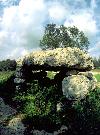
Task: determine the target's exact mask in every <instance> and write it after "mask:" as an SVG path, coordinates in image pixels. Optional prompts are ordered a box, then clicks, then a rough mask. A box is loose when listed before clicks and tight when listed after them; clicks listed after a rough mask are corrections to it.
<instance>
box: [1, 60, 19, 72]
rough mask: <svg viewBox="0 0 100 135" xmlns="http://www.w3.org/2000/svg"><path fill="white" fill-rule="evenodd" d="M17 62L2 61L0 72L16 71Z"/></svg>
mask: <svg viewBox="0 0 100 135" xmlns="http://www.w3.org/2000/svg"><path fill="white" fill-rule="evenodd" d="M16 65H17V63H16V61H15V60H10V59H7V60H3V61H0V71H14V70H16Z"/></svg>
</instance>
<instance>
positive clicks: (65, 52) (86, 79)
mask: <svg viewBox="0 0 100 135" xmlns="http://www.w3.org/2000/svg"><path fill="white" fill-rule="evenodd" d="M93 68H94V66H93V62H92V58H91V57H90V56H89V54H88V53H86V52H85V51H82V50H80V49H79V48H76V47H73V48H70V47H67V48H57V49H54V50H41V51H37V52H32V53H30V54H28V55H26V56H25V57H23V58H20V59H18V60H17V70H16V78H15V83H16V88H17V89H22V86H23V84H25V82H26V80H28V79H30V78H31V77H32V74H34V72H35V76H34V75H33V76H34V77H33V79H36V78H35V77H36V74H37V76H38V77H39V78H41V76H42V79H43V78H45V77H46V74H45V72H47V71H56V72H57V74H56V75H55V77H54V79H55V80H57V81H58V83H60V82H61V85H62V92H63V95H65V96H66V98H67V99H69V100H78V99H79V100H80V99H83V98H84V97H85V96H86V95H87V94H88V93H89V91H90V90H93V89H95V88H96V79H95V78H94V76H93V75H92V73H91V72H90V71H91V70H92V69H93ZM38 71H40V72H38ZM39 73H40V74H39ZM43 73H44V74H43ZM28 76H29V77H28ZM41 81H42V80H41Z"/></svg>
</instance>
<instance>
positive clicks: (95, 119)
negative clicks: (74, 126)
mask: <svg viewBox="0 0 100 135" xmlns="http://www.w3.org/2000/svg"><path fill="white" fill-rule="evenodd" d="M73 107H74V109H75V110H76V112H77V113H76V121H77V123H78V125H79V126H80V127H81V128H82V127H84V128H85V129H87V130H89V129H90V128H96V125H98V123H100V88H97V89H96V90H95V91H91V92H90V94H89V95H88V96H87V97H86V98H85V99H84V101H77V102H75V104H74V105H73Z"/></svg>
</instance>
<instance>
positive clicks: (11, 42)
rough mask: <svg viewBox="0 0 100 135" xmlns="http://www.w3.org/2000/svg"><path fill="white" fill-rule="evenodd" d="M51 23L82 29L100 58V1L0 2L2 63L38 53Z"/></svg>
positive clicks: (36, 0) (92, 54)
mask: <svg viewBox="0 0 100 135" xmlns="http://www.w3.org/2000/svg"><path fill="white" fill-rule="evenodd" d="M47 23H56V24H57V25H61V24H63V25H65V26H66V27H67V26H73V25H74V26H76V27H78V28H79V30H82V31H83V32H84V33H85V35H86V36H87V37H88V38H89V41H90V47H89V53H90V55H91V56H92V57H99V56H100V0H0V60H1V59H6V58H11V59H13V58H18V57H19V56H23V55H25V54H27V53H29V52H30V51H32V50H38V49H39V40H40V39H41V38H42V35H43V32H44V26H45V25H46V24H47Z"/></svg>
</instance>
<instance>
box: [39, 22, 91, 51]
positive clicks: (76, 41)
mask: <svg viewBox="0 0 100 135" xmlns="http://www.w3.org/2000/svg"><path fill="white" fill-rule="evenodd" d="M40 47H41V48H42V49H43V50H46V49H55V48H59V47H62V48H64V47H78V48H80V49H81V50H85V51H86V50H88V47H89V41H88V38H87V37H86V36H85V35H84V33H83V32H82V31H79V29H78V28H77V27H75V26H73V27H65V26H64V25H60V26H59V27H57V25H56V24H47V25H46V27H45V32H44V35H43V38H42V40H40Z"/></svg>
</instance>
